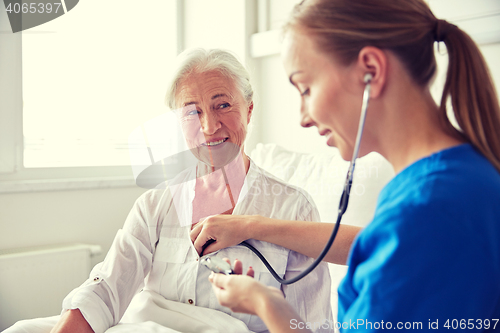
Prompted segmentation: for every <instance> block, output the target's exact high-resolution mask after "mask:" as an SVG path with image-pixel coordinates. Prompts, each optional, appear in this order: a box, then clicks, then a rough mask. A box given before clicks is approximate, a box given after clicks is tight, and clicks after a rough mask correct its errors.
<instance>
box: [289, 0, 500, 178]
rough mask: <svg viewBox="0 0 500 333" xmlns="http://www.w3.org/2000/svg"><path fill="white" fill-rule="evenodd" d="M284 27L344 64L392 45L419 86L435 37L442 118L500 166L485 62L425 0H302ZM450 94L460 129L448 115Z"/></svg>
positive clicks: (497, 116)
mask: <svg viewBox="0 0 500 333" xmlns="http://www.w3.org/2000/svg"><path fill="white" fill-rule="evenodd" d="M287 29H293V30H296V31H298V32H302V33H305V34H306V35H309V36H311V37H312V38H313V40H314V42H315V43H316V45H317V46H318V48H319V49H320V50H321V51H323V52H324V53H326V54H329V55H331V56H332V58H333V59H335V60H337V61H340V62H341V63H342V64H345V65H349V64H350V63H352V62H353V61H355V60H356V59H357V57H358V54H359V52H360V50H361V49H362V48H363V47H365V46H375V47H378V48H380V49H387V50H391V51H392V52H394V54H396V55H397V56H398V57H399V59H400V60H401V61H402V63H403V64H404V65H405V67H406V69H407V70H408V72H409V74H410V75H411V77H412V78H413V80H414V82H415V83H416V84H418V85H420V86H426V85H428V84H429V82H430V81H431V79H432V77H433V76H434V73H435V71H436V60H435V58H434V42H435V41H443V42H444V43H445V45H446V48H447V50H448V55H449V65H448V72H447V75H446V82H445V85H444V90H443V95H442V97H441V104H440V107H439V111H440V118H441V121H442V122H443V124H444V126H445V128H446V129H447V130H448V131H449V132H450V134H452V135H459V136H461V137H463V138H464V139H465V140H466V141H468V142H470V143H471V144H472V145H473V146H474V147H476V148H477V149H478V150H479V151H480V152H481V153H482V154H483V155H484V156H486V157H487V158H488V159H489V160H490V161H491V163H492V164H493V165H494V166H495V167H496V168H497V170H499V171H500V107H499V104H498V97H497V94H496V90H495V87H494V85H493V81H492V79H491V76H490V72H489V70H488V67H487V66H486V62H485V60H484V58H483V56H482V54H481V52H480V51H479V49H478V47H477V45H476V44H475V43H474V41H473V40H472V39H471V38H470V37H469V35H467V34H466V33H465V32H463V31H462V30H460V29H459V28H458V27H456V26H454V25H452V24H450V23H448V22H446V21H442V20H438V19H437V18H436V17H435V16H434V14H433V13H432V12H431V10H430V9H429V7H428V6H427V4H426V3H425V2H424V1H422V0H383V1H381V0H305V1H302V2H301V3H300V4H298V5H296V6H295V8H294V11H293V13H292V16H291V18H290V20H289V22H288V23H287V25H286V26H285V30H287ZM448 98H451V104H452V106H453V112H454V114H455V118H456V120H457V123H458V125H459V126H460V129H461V131H458V130H457V129H455V128H454V127H453V126H452V124H451V122H450V120H449V119H448V116H447V113H446V101H447V100H448Z"/></svg>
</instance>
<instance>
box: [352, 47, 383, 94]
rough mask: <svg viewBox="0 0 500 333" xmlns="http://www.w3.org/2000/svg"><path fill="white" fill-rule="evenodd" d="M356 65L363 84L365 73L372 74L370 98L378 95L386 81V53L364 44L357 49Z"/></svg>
mask: <svg viewBox="0 0 500 333" xmlns="http://www.w3.org/2000/svg"><path fill="white" fill-rule="evenodd" d="M356 65H357V67H358V69H359V73H360V78H359V79H360V81H361V82H362V83H363V84H364V78H365V75H366V74H367V73H370V74H371V75H372V80H371V82H370V83H371V91H370V98H377V97H379V96H380V95H381V94H382V93H383V91H384V87H385V84H386V81H387V55H386V53H385V52H384V51H382V50H381V49H379V48H377V47H374V46H366V47H364V48H362V49H361V51H359V55H358V60H357V64H356Z"/></svg>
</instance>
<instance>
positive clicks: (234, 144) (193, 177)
mask: <svg viewBox="0 0 500 333" xmlns="http://www.w3.org/2000/svg"><path fill="white" fill-rule="evenodd" d="M252 95H253V92H252V88H251V86H250V83H249V76H248V73H247V72H246V70H245V69H244V67H243V66H242V65H241V64H240V63H239V62H238V61H237V60H236V58H235V57H234V56H232V55H231V54H230V53H228V52H225V51H221V50H211V51H205V50H201V49H196V50H192V51H188V52H184V54H182V55H181V62H180V65H179V66H178V69H177V73H176V75H174V78H173V83H172V85H171V89H170V90H169V92H168V93H167V104H168V105H169V107H170V108H171V109H176V111H175V113H176V115H177V116H178V120H179V122H180V124H181V128H182V130H183V132H184V136H185V138H186V141H187V143H188V145H189V147H190V150H191V151H192V152H193V154H194V155H195V156H196V157H197V159H198V163H197V165H196V167H194V168H191V169H189V170H185V171H184V172H182V173H181V174H179V175H178V176H177V177H176V178H175V179H174V180H173V181H169V186H168V187H167V188H166V189H163V190H161V189H154V190H150V191H148V192H146V193H145V194H144V195H142V196H141V197H140V198H139V199H138V200H137V201H136V203H135V205H134V207H133V208H132V210H131V212H130V214H129V216H128V217H127V220H126V222H125V225H124V227H123V229H121V230H119V231H118V234H117V235H116V238H115V240H114V242H113V244H112V246H111V249H110V251H109V252H108V254H107V256H106V259H105V260H104V262H103V263H101V264H98V265H97V266H96V267H95V268H94V269H93V270H92V272H91V274H90V278H89V279H88V280H87V281H86V282H85V283H83V284H82V285H81V286H80V287H78V288H76V289H75V290H73V291H72V292H71V293H70V294H69V295H68V296H67V297H66V298H65V299H64V302H63V313H62V315H61V316H60V317H59V316H57V317H52V318H50V319H48V320H45V322H43V324H40V323H42V322H41V321H39V322H38V324H36V323H35V322H33V321H23V322H19V323H17V324H16V325H14V326H13V327H12V328H10V329H9V330H7V332H9V333H11V332H24V330H23V329H26V330H27V331H30V332H49V331H51V332H72V333H74V332H92V331H94V332H96V333H97V332H104V331H106V330H108V329H109V328H110V327H112V326H115V325H117V324H119V323H120V321H121V320H122V317H123V316H124V314H125V312H126V310H127V308H128V310H127V313H126V316H125V319H124V320H123V321H122V324H120V325H117V326H115V327H113V328H112V329H110V330H109V331H110V332H116V331H119V329H120V327H121V328H126V327H127V324H123V323H124V322H128V323H129V324H128V325H135V324H134V323H140V322H142V323H144V322H154V323H156V324H159V325H162V326H165V327H169V328H172V329H176V330H179V331H182V332H215V331H217V332H218V331H224V332H246V331H248V330H251V331H253V332H263V331H267V328H266V326H265V325H264V323H263V322H262V321H261V319H260V318H258V317H257V316H251V315H247V314H239V313H234V312H231V311H230V310H229V309H227V308H225V307H223V306H221V305H219V303H218V301H217V299H216V297H215V294H214V293H213V290H212V288H211V285H210V282H209V280H208V276H209V274H210V270H209V269H208V268H206V267H205V266H203V265H201V259H202V258H203V257H205V256H203V254H202V257H200V255H199V253H198V251H197V250H196V249H195V247H194V246H193V244H192V243H191V239H190V231H191V228H192V225H194V224H196V223H197V222H198V221H199V220H200V219H203V218H206V217H207V216H210V215H214V214H221V213H223V214H231V213H234V214H238V215H257V214H259V215H260V216H267V217H270V218H277V219H288V220H302V221H314V220H319V216H318V211H317V209H316V207H315V205H314V203H313V202H312V201H311V199H310V198H309V196H308V195H307V194H306V193H305V192H304V191H302V190H300V189H298V188H294V187H291V186H289V185H287V184H285V183H283V182H282V181H280V180H278V179H276V178H274V177H273V176H271V175H269V174H267V173H265V172H264V171H263V170H261V169H259V168H258V167H257V166H256V165H255V164H254V163H253V162H252V161H251V160H250V159H249V158H248V157H247V156H246V155H245V153H244V151H243V145H244V141H245V137H246V134H247V126H248V124H249V122H250V119H251V116H252V112H253V102H252ZM277 186H279V187H281V188H282V189H284V190H283V191H280V193H282V194H281V195H274V194H272V193H275V192H273V191H272V189H273V188H276V187H277ZM249 242H250V243H251V244H252V245H253V246H254V247H256V248H257V249H259V251H260V252H262V253H263V254H264V255H265V256H266V258H268V259H269V260H270V263H271V264H272V266H273V267H274V268H275V269H276V270H277V271H278V273H279V274H280V275H281V276H284V277H285V278H290V277H293V276H295V275H297V274H298V273H299V272H300V271H301V270H302V269H303V268H304V267H307V266H308V265H309V264H310V262H311V261H312V259H311V258H309V257H306V256H304V255H302V254H299V253H297V252H294V251H290V250H288V249H286V248H284V247H281V246H277V245H274V244H271V243H267V242H262V241H257V240H249ZM200 252H203V251H202V250H201V251H200ZM208 256H216V257H220V258H221V259H222V258H230V259H231V260H235V259H239V260H241V261H244V262H245V263H249V264H251V265H252V266H253V268H252V267H249V268H248V269H247V270H246V271H247V272H248V273H249V274H250V275H252V276H254V277H255V279H256V280H258V281H260V282H262V283H263V284H265V285H268V286H273V287H277V288H280V285H279V283H277V282H276V281H275V280H274V279H273V277H272V276H271V275H270V274H269V273H268V271H267V269H266V268H265V267H264V266H263V265H262V264H261V263H260V261H259V260H258V259H257V257H256V256H255V255H254V254H253V253H251V252H250V251H249V250H248V249H247V248H245V247H241V246H233V247H229V248H226V249H221V250H220V251H217V252H214V253H211V254H210V255H208ZM241 261H237V265H236V267H235V272H236V273H241V272H242V271H243V268H242V266H241ZM141 289H142V291H141V292H140V293H139V294H137V292H138V291H140V290H141ZM281 290H282V292H283V293H284V295H285V297H286V299H287V300H288V302H289V304H290V305H291V306H292V307H293V308H294V309H295V310H296V311H297V312H298V313H299V314H300V315H301V316H302V317H303V318H305V319H306V320H307V321H310V322H316V323H319V322H321V323H323V322H330V321H331V320H332V311H331V308H330V276H329V273H328V269H327V267H326V265H321V266H320V267H318V268H317V269H316V270H315V271H314V272H313V273H312V274H310V275H309V276H308V277H306V278H304V279H303V280H301V281H299V282H297V283H295V284H293V285H289V286H282V287H281ZM136 294H137V295H136ZM134 295H136V297H135V299H134V301H133V306H130V307H129V304H130V303H131V301H132V298H133V297H134ZM151 324H152V323H147V325H151ZM156 324H155V325H156ZM30 325H31V326H30ZM37 325H38V326H37ZM144 325H146V324H144ZM23 327H24V328H23ZM146 328H147V327H146V326H141V327H138V328H137V330H141V331H144V330H145V329H146ZM160 331H161V330H160ZM318 331H322V330H321V329H319V330H318ZM155 332H156V331H155ZM169 332H171V331H169Z"/></svg>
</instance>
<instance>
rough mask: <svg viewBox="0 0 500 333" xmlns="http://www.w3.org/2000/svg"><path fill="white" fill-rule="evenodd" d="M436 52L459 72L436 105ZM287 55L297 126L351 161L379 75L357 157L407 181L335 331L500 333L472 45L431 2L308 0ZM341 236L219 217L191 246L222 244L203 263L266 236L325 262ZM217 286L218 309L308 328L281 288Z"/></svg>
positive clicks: (356, 267)
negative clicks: (376, 156)
mask: <svg viewBox="0 0 500 333" xmlns="http://www.w3.org/2000/svg"><path fill="white" fill-rule="evenodd" d="M439 42H444V44H445V45H446V49H447V51H448V55H449V66H448V72H447V77H446V83H445V86H444V91H443V95H442V99H441V103H440V105H436V103H435V102H434V100H433V98H432V96H431V93H430V91H429V86H430V84H431V82H432V78H433V76H434V74H435V71H436V60H435V58H434V45H435V43H439ZM283 47H284V49H283V53H282V59H283V63H284V66H285V70H286V72H287V73H288V75H289V79H290V82H291V84H292V85H294V86H295V87H296V88H297V90H298V92H299V93H300V95H301V99H302V103H301V110H300V112H301V116H302V120H301V125H302V126H304V127H311V126H316V127H317V128H318V131H319V133H320V135H323V136H325V140H326V143H327V144H328V145H329V146H335V147H338V149H339V150H340V153H341V154H342V157H343V158H344V159H346V160H350V159H351V156H352V152H353V147H354V142H355V138H356V132H357V126H358V121H359V116H360V110H361V103H362V96H363V91H364V89H365V85H366V83H365V81H364V78H365V75H366V74H371V75H372V80H371V93H370V102H369V107H368V111H367V118H366V123H365V130H364V134H363V139H362V143H361V147H360V156H363V155H366V154H368V153H369V152H372V151H376V152H378V153H380V154H381V155H383V156H384V157H385V158H386V159H387V160H388V161H389V162H391V163H392V165H393V167H394V169H395V171H396V173H397V175H396V176H395V178H394V179H393V180H392V181H391V182H390V183H389V184H388V185H387V186H386V187H385V188H384V190H383V191H382V192H381V193H380V195H379V199H378V204H377V208H376V212H375V216H374V219H373V221H372V222H371V223H370V224H369V225H368V226H367V227H366V228H365V229H364V230H363V231H362V232H361V233H360V234H359V235H358V237H357V239H356V241H355V242H354V244H353V246H352V248H351V250H350V254H349V259H348V265H349V269H348V273H347V275H346V277H345V279H344V280H343V282H342V283H341V285H340V287H339V290H338V294H339V307H338V308H339V314H338V323H336V327H342V330H343V331H347V330H351V329H352V330H356V329H357V330H361V331H364V332H367V331H372V330H376V329H377V328H378V329H381V328H382V326H381V325H384V326H383V327H384V328H385V329H388V328H392V329H394V328H398V325H399V326H401V325H403V326H404V325H408V324H407V323H410V324H411V325H413V326H412V329H414V330H417V329H418V330H424V331H425V330H431V329H433V328H438V329H441V330H442V329H447V328H450V329H452V328H453V327H454V326H453V325H455V327H456V326H457V325H459V324H460V323H462V324H463V323H466V325H468V326H467V328H469V329H472V328H473V329H476V330H480V331H481V330H484V329H488V328H489V329H493V328H494V324H495V323H496V327H495V328H496V329H497V330H498V329H500V323H499V321H498V319H500V283H499V281H500V205H499V203H500V173H499V170H500V110H499V103H498V99H497V96H496V92H495V88H494V86H493V83H492V80H491V77H490V74H489V71H488V68H487V66H486V64H485V61H484V59H483V56H482V55H481V53H480V51H479V49H478V47H477V46H476V44H475V43H474V42H473V41H472V39H471V38H470V37H469V36H468V35H467V34H466V33H464V32H463V31H462V30H460V29H459V28H458V27H456V26H454V25H452V24H450V23H448V22H446V21H443V20H438V19H437V18H436V17H435V16H434V15H433V14H432V12H431V11H430V9H429V8H428V6H427V4H426V3H425V2H424V1H421V0H386V1H376V0H356V1H352V0H307V1H303V2H302V3H300V4H299V5H297V6H296V7H295V9H294V11H293V13H292V16H291V18H290V20H289V22H288V23H287V25H286V27H285V35H284V42H283ZM447 100H451V104H452V107H453V112H452V113H451V112H447V107H446V101H447ZM454 120H456V123H457V124H458V126H453V125H452V124H453V123H454ZM332 204H333V203H332ZM234 221H238V222H239V223H231V222H234ZM257 221H258V223H256V222H257ZM332 229H333V225H331V224H330V225H328V224H320V223H318V224H311V222H308V224H307V226H306V225H305V224H301V223H298V222H296V221H295V222H288V221H276V220H272V219H268V218H264V217H260V216H214V217H210V218H208V219H206V220H205V221H204V222H203V223H200V224H198V225H197V226H196V228H195V229H194V230H193V231H192V234H191V238H192V239H193V240H194V243H195V246H196V248H200V247H201V246H202V245H203V244H204V243H205V242H206V240H207V239H215V240H216V242H214V243H212V244H211V245H210V246H209V247H208V248H207V249H206V251H207V252H211V251H215V250H217V249H218V248H221V247H226V246H230V245H234V244H236V243H238V242H240V241H242V240H244V239H247V238H256V239H259V240H264V241H267V242H273V243H277V244H279V245H282V246H285V247H288V248H290V249H293V250H295V251H298V252H301V253H303V254H306V255H308V256H311V257H317V256H318V254H319V253H320V251H321V250H322V247H323V245H324V244H325V243H326V241H327V239H328V237H329V233H330V232H331V230H332ZM336 255H337V254H336V253H333V251H332V250H331V251H330V253H329V255H328V256H327V257H326V258H325V260H327V261H332V260H333V259H332V258H334V257H335V256H336ZM210 280H211V282H212V284H213V287H214V290H215V292H216V294H217V296H218V299H219V301H220V302H221V304H222V305H225V306H227V307H229V308H231V309H232V310H233V311H242V312H247V313H253V314H257V315H259V316H261V318H262V319H263V320H264V322H265V323H266V325H267V326H268V328H269V329H270V331H271V332H288V331H290V332H297V331H300V330H299V329H300V328H307V325H306V323H304V322H302V319H301V318H299V316H298V315H297V314H296V313H295V312H294V311H293V310H292V309H291V308H290V307H289V306H287V304H286V302H285V301H284V299H283V297H282V295H281V293H280V292H279V291H278V290H277V289H273V288H268V287H265V286H263V285H261V284H259V283H258V282H255V281H254V280H252V279H251V278H250V277H247V276H234V275H233V276H224V275H221V274H214V275H212V276H211V277H210ZM495 319H497V320H496V321H495ZM461 320H462V322H460V321H461ZM464 320H465V321H464ZM301 322H302V324H300V323H301ZM352 322H355V323H356V326H354V327H353V326H352V325H350V324H349V323H352ZM310 324H311V323H310ZM332 325H333V324H332ZM415 325H416V326H415ZM389 326H390V327H389ZM404 327H405V328H407V327H406V326H404ZM399 328H401V327H399ZM462 328H463V327H462Z"/></svg>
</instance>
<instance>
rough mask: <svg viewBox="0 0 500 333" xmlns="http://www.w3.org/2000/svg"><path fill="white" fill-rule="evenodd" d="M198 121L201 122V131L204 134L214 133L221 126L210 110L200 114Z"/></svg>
mask: <svg viewBox="0 0 500 333" xmlns="http://www.w3.org/2000/svg"><path fill="white" fill-rule="evenodd" d="M200 123H201V131H202V132H203V133H204V134H205V135H212V134H215V132H217V131H218V130H219V129H220V128H221V123H220V121H219V118H218V117H217V115H216V114H214V113H212V112H204V113H203V114H202V115H201V116H200Z"/></svg>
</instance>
